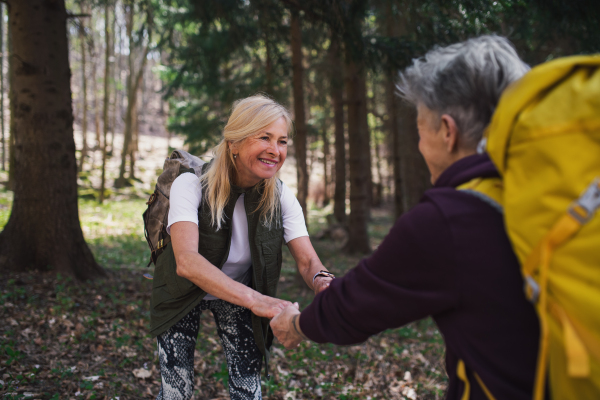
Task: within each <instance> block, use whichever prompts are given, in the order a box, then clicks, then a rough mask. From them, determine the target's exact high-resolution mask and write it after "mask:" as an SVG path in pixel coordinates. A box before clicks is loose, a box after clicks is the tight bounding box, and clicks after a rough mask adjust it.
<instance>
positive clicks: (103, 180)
mask: <svg viewBox="0 0 600 400" xmlns="http://www.w3.org/2000/svg"><path fill="white" fill-rule="evenodd" d="M109 12H110V7H109V6H108V2H107V3H106V4H105V5H104V39H105V42H104V44H105V49H104V104H103V108H102V121H103V133H104V134H103V136H102V174H101V175H102V176H101V178H100V194H99V196H98V202H99V203H100V204H102V203H103V202H104V195H105V193H104V192H105V189H106V161H107V154H106V147H107V139H108V107H109V97H110V85H109V84H110V44H111V43H110V28H109V27H108V22H109V19H110V14H109ZM115 18H116V15H115Z"/></svg>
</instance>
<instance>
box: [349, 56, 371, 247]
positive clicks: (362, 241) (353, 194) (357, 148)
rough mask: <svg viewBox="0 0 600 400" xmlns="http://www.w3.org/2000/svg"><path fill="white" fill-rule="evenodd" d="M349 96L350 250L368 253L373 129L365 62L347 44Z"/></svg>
mask: <svg viewBox="0 0 600 400" xmlns="http://www.w3.org/2000/svg"><path fill="white" fill-rule="evenodd" d="M346 48H347V49H346V74H347V75H346V96H347V103H348V142H349V145H350V146H349V149H348V150H349V153H350V158H349V164H350V218H349V221H348V234H349V237H348V242H347V244H346V251H347V252H349V253H368V252H370V251H371V246H370V245H369V234H368V231H367V221H368V218H369V193H368V190H369V187H370V185H369V179H370V174H369V171H368V168H369V152H370V147H369V130H368V129H365V127H367V128H368V125H367V124H366V121H364V118H366V115H365V113H364V111H363V109H364V108H365V103H366V82H365V71H364V65H359V62H360V61H359V60H357V59H356V58H355V57H354V55H353V54H352V53H351V51H350V50H349V49H348V44H347V46H346Z"/></svg>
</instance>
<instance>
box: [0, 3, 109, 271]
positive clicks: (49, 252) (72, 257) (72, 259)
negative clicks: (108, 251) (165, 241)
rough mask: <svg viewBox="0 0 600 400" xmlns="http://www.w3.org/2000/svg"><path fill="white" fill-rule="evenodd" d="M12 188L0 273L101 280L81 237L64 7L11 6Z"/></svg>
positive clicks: (2, 235)
mask: <svg viewBox="0 0 600 400" xmlns="http://www.w3.org/2000/svg"><path fill="white" fill-rule="evenodd" d="M8 4H9V21H10V25H11V26H12V29H11V31H12V36H11V42H12V50H13V51H14V53H13V54H18V57H11V58H12V59H13V62H14V66H13V68H11V71H10V82H11V88H10V90H11V101H14V110H15V113H14V114H13V116H14V126H15V131H16V133H17V134H16V135H15V168H14V172H15V187H14V202H13V206H12V211H11V215H10V219H9V221H8V223H7V224H6V226H5V228H4V230H3V231H2V233H0V254H1V256H0V268H4V269H13V270H21V271H22V270H32V269H35V270H45V269H48V268H50V269H52V270H54V271H56V272H60V273H64V274H68V275H73V276H75V277H76V278H78V279H81V280H84V279H91V278H94V277H98V276H103V275H105V272H104V271H103V270H102V268H101V267H100V266H99V265H98V264H97V263H96V262H95V260H94V257H93V255H92V253H91V251H90V249H89V248H88V246H87V244H86V243H85V240H84V238H83V233H82V231H81V226H80V224H79V213H78V207H77V162H76V159H75V140H74V138H73V110H72V104H71V88H70V76H71V72H70V69H69V55H68V41H67V26H66V23H67V12H66V10H65V4H64V1H55V2H48V1H44V0H11V1H8Z"/></svg>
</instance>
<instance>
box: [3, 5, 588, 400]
mask: <svg viewBox="0 0 600 400" xmlns="http://www.w3.org/2000/svg"><path fill="white" fill-rule="evenodd" d="M0 5H1V7H2V8H1V9H0V15H1V18H0V131H1V137H0V139H1V141H0V145H1V148H0V153H1V157H2V158H1V165H0V169H1V172H0V181H1V183H2V184H3V185H2V188H0V226H2V227H3V228H2V229H3V230H2V232H1V233H0V269H1V270H2V272H3V275H4V278H5V279H3V280H2V281H1V282H0V316H1V317H2V321H3V322H4V323H3V324H0V375H1V379H0V397H1V398H55V399H60V398H77V397H80V396H82V397H85V398H122V399H124V398H142V397H148V398H151V397H153V396H154V397H155V396H156V394H157V393H158V387H159V375H158V371H157V368H158V364H157V359H156V353H155V347H156V346H155V343H154V340H153V339H151V338H150V337H149V336H148V335H147V328H148V320H149V312H148V308H149V292H150V285H149V284H148V281H145V280H144V279H143V278H142V274H143V273H144V272H146V270H145V265H146V264H147V261H148V260H149V255H148V250H147V246H146V245H145V240H144V236H143V226H142V220H141V213H142V212H143V210H144V209H145V201H146V199H147V197H148V196H149V195H150V193H152V191H153V185H154V182H155V180H156V177H157V176H158V174H159V173H160V171H161V168H162V162H163V160H164V157H166V156H167V155H168V154H169V153H170V151H171V150H173V149H175V148H182V147H183V148H185V149H187V150H188V151H190V152H192V153H194V154H198V155H203V156H204V157H206V158H205V159H209V158H210V152H209V150H210V148H211V147H212V146H213V145H214V144H216V143H217V141H218V140H219V139H220V129H221V128H222V127H223V126H224V124H225V122H226V120H227V116H228V113H229V111H230V109H231V105H232V103H233V102H234V101H235V100H236V99H239V98H242V97H245V96H248V95H252V94H255V93H257V92H261V93H265V94H267V95H269V96H271V97H273V98H274V99H276V100H277V101H279V102H281V103H282V104H284V105H286V106H288V107H289V109H290V110H291V111H292V112H293V114H294V120H295V133H294V137H293V141H292V146H291V149H290V150H291V152H292V154H291V156H290V157H289V158H288V161H287V162H286V165H285V166H284V169H283V170H282V172H281V174H282V179H283V180H284V181H285V182H286V183H287V184H288V185H289V186H290V187H292V188H294V189H295V190H296V191H297V197H298V199H299V201H300V203H301V205H302V207H303V209H304V211H305V216H306V218H307V222H308V225H309V230H310V233H311V236H312V237H313V242H314V244H315V247H316V249H317V251H318V253H319V254H320V256H321V258H322V260H324V262H325V264H326V265H327V267H328V268H329V269H332V270H333V271H334V272H336V273H337V274H338V275H343V273H344V272H345V271H346V270H347V269H349V268H351V267H352V266H354V265H355V264H356V263H357V261H358V260H359V258H360V257H361V256H363V255H365V254H368V253H369V252H370V251H372V249H374V248H375V247H376V246H377V244H378V243H379V242H380V241H381V240H382V239H383V237H384V236H385V234H386V233H387V230H388V229H389V227H390V226H391V224H392V223H393V221H394V219H395V218H396V217H398V216H399V215H401V214H402V213H403V212H405V211H407V210H409V209H410V208H411V207H412V206H413V205H414V204H416V203H417V202H418V200H419V198H420V196H421V195H422V193H423V191H424V190H426V189H427V188H428V185H429V183H428V181H429V174H428V172H427V170H426V167H425V165H424V162H423V160H422V158H421V156H420V155H419V153H418V149H417V144H418V135H417V132H416V126H415V111H414V109H412V108H411V107H409V106H408V105H406V104H405V103H403V102H402V101H400V100H399V99H398V97H396V96H395V81H396V79H397V73H398V71H399V70H401V69H403V68H405V67H406V66H408V65H409V64H410V62H411V60H412V59H413V58H416V57H419V56H422V55H423V54H424V53H425V52H426V51H427V50H429V49H431V48H432V47H434V46H444V45H448V44H451V43H454V42H457V41H461V40H465V39H467V38H469V37H473V36H477V35H481V34H487V33H496V34H499V35H503V36H506V37H508V38H509V39H510V40H511V41H512V42H513V43H514V45H515V47H516V48H517V51H518V53H519V55H520V56H521V57H522V58H523V59H524V60H525V61H526V62H527V63H529V64H530V65H532V66H533V65H536V64H539V63H542V62H544V61H548V60H551V59H553V58H556V57H562V56H567V55H572V54H586V53H594V52H599V51H600V29H599V27H600V2H598V1H594V0H571V1H564V0H498V1H489V0H446V1H443V0H422V1H416V0H305V1H297V0H220V1H216V0H205V1H191V0H4V1H0ZM401 261H402V260H399V262H401ZM294 268H295V266H294V264H293V261H292V259H291V256H289V254H287V253H286V255H285V258H284V268H283V271H284V272H283V275H282V279H281V282H280V288H279V290H280V294H281V297H283V298H286V299H290V300H294V301H297V300H300V302H301V305H302V306H304V305H306V304H308V303H309V302H310V300H311V298H312V296H311V294H310V293H309V292H308V290H307V288H306V287H305V285H304V284H303V283H300V282H298V280H297V278H296V276H295V273H294ZM150 272H151V271H150ZM202 321H203V322H202V323H203V327H202V332H201V334H200V338H199V340H198V350H199V355H198V356H197V360H196V362H197V365H196V374H197V393H196V398H202V399H213V398H228V396H227V393H226V382H227V370H226V367H225V364H224V359H223V355H222V349H221V348H220V345H219V343H218V342H217V340H216V335H215V334H214V323H213V322H212V319H211V318H203V320H202ZM200 354H201V355H202V356H200ZM271 374H272V375H273V377H272V379H271V380H269V381H267V380H265V382H264V387H263V391H264V394H265V398H273V399H283V398H292V399H300V398H327V399H334V398H335V399H350V398H357V399H358V398H361V399H362V398H398V399H400V398H407V399H415V398H419V399H438V398H442V397H443V393H444V390H445V384H446V377H445V373H444V367H443V342H442V338H441V336H440V334H439V332H438V331H437V329H436V327H435V325H434V324H433V323H432V321H431V320H426V321H421V322H419V323H415V324H412V325H409V326H406V327H403V328H400V329H397V330H390V331H387V332H384V333H382V334H381V335H378V336H377V337H375V338H372V339H370V340H369V341H367V342H366V343H364V344H362V345H359V346H352V347H344V348H337V347H335V346H329V345H324V346H317V345H312V346H311V345H309V344H303V345H302V347H301V349H300V350H298V351H296V352H284V351H283V350H282V348H281V347H279V348H278V349H277V350H276V351H275V356H274V362H273V365H272V372H271Z"/></svg>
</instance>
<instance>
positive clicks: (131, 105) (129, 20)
mask: <svg viewBox="0 0 600 400" xmlns="http://www.w3.org/2000/svg"><path fill="white" fill-rule="evenodd" d="M133 6H134V5H133V2H131V3H128V5H126V10H125V19H126V23H125V25H126V29H127V37H128V39H129V57H128V59H129V74H128V75H127V111H126V112H125V132H123V151H122V152H121V166H120V167H119V177H118V178H117V180H116V181H115V187H116V188H121V187H124V186H125V185H126V184H127V181H126V179H125V169H126V165H127V156H128V155H129V153H130V151H131V145H132V143H131V141H132V139H133V132H132V129H133V123H134V121H133V118H134V117H133V111H134V109H135V108H136V102H137V92H138V89H139V85H140V82H141V78H142V76H143V73H144V68H145V67H146V59H147V56H148V52H149V51H150V37H151V33H152V31H151V27H150V26H149V27H148V44H147V46H146V48H145V49H144V50H143V51H142V59H141V63H140V68H139V70H137V72H136V70H135V57H134V46H133V14H134V9H133Z"/></svg>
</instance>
